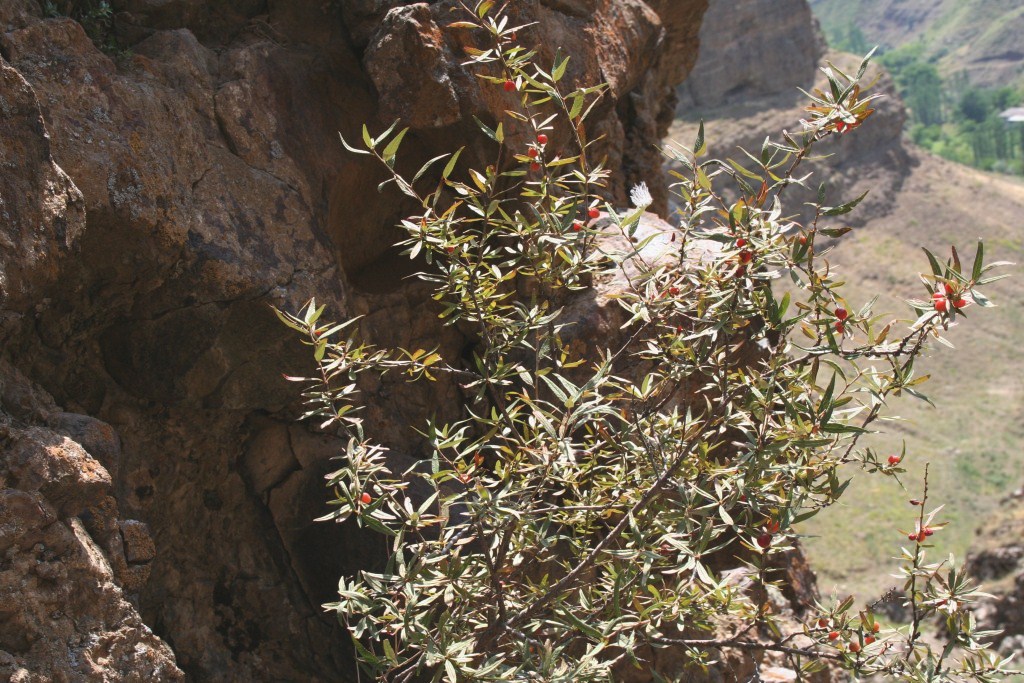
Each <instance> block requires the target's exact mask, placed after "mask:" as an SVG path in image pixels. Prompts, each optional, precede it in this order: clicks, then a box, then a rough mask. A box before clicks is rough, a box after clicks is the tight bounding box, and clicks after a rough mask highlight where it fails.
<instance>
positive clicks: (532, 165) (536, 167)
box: [530, 161, 540, 171]
mask: <svg viewBox="0 0 1024 683" xmlns="http://www.w3.org/2000/svg"><path fill="white" fill-rule="evenodd" d="M530 170H531V171H539V170H540V164H538V163H537V162H536V161H534V162H531V163H530Z"/></svg>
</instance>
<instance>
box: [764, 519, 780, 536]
mask: <svg viewBox="0 0 1024 683" xmlns="http://www.w3.org/2000/svg"><path fill="white" fill-rule="evenodd" d="M764 526H765V528H766V529H767V530H768V533H770V534H774V533H775V532H777V531H778V530H779V528H780V525H779V523H778V522H776V521H775V520H774V519H773V520H771V521H769V522H768V523H766V524H765V525H764Z"/></svg>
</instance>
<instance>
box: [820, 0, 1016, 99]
mask: <svg viewBox="0 0 1024 683" xmlns="http://www.w3.org/2000/svg"><path fill="white" fill-rule="evenodd" d="M810 4H811V8H812V9H813V10H814V13H815V15H816V16H817V18H818V20H819V21H820V22H821V26H822V28H823V29H824V31H825V34H826V35H827V36H828V38H829V41H830V42H831V43H832V44H833V45H834V46H835V47H841V48H844V49H850V50H853V51H855V52H857V51H859V50H858V47H860V46H858V45H856V44H851V43H856V42H857V38H858V36H859V37H860V38H862V39H863V40H864V44H865V45H868V46H870V45H875V44H877V45H879V46H881V47H882V48H883V49H888V50H891V49H893V48H898V47H902V46H905V45H907V44H909V43H913V42H917V41H920V42H921V43H922V45H923V46H924V56H925V57H926V58H928V59H929V60H930V61H934V62H935V63H936V65H937V66H938V68H939V71H940V72H941V73H942V74H943V75H944V76H947V77H953V76H956V75H958V74H961V73H963V74H966V76H967V79H968V81H969V82H970V83H971V84H972V85H975V86H981V87H999V86H1005V85H1017V86H1021V85H1024V2H1021V0H810Z"/></svg>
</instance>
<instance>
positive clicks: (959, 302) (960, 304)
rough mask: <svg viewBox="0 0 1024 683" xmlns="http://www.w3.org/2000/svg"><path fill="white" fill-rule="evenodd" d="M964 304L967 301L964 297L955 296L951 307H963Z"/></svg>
mask: <svg viewBox="0 0 1024 683" xmlns="http://www.w3.org/2000/svg"><path fill="white" fill-rule="evenodd" d="M966 305H967V302H966V301H965V300H964V299H959V298H957V299H954V300H953V308H963V307H964V306H966Z"/></svg>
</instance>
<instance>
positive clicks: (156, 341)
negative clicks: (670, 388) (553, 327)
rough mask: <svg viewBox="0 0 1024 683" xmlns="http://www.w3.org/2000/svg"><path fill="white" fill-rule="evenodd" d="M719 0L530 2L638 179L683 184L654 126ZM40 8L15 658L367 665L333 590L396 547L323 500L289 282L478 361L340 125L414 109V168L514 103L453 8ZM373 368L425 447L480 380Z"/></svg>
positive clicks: (16, 462)
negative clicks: (328, 508)
mask: <svg viewBox="0 0 1024 683" xmlns="http://www.w3.org/2000/svg"><path fill="white" fill-rule="evenodd" d="M706 4H707V3H706V0H651V1H650V2H641V1H640V0H558V1H555V0H523V2H517V3H515V10H514V11H515V13H516V16H515V17H514V18H513V19H514V21H517V22H519V23H532V24H534V25H533V26H531V27H530V28H529V29H525V30H524V31H523V32H522V35H521V36H520V38H521V40H522V41H523V42H526V43H530V44H537V45H539V46H541V54H540V57H539V59H540V61H541V62H542V63H543V62H545V61H547V62H549V61H550V60H551V59H552V58H553V56H554V50H555V48H556V47H561V48H563V49H564V50H565V51H566V52H568V53H570V54H572V55H573V59H572V61H571V62H570V66H569V69H568V71H567V74H566V79H567V81H568V82H570V83H573V84H575V83H582V84H587V85H593V84H596V83H600V82H607V83H609V84H610V87H611V95H610V97H609V98H608V100H607V101H606V102H605V103H604V104H602V105H601V106H600V107H598V109H596V110H595V113H594V116H593V118H592V119H591V121H590V123H589V126H590V128H591V129H590V130H589V131H588V132H589V137H590V139H597V138H598V137H600V136H604V138H603V140H602V141H601V143H600V144H601V148H600V149H599V150H597V153H598V156H607V158H608V164H609V166H610V167H611V168H612V169H615V171H616V173H615V174H614V177H615V182H614V184H613V186H612V187H611V188H609V192H608V199H610V200H612V201H617V202H620V203H624V201H625V197H626V190H627V188H628V187H629V186H630V185H632V184H633V183H636V182H638V181H640V180H646V181H647V183H648V185H650V186H651V188H652V191H653V194H654V196H655V199H656V204H655V207H656V208H660V209H662V210H663V209H664V208H665V206H666V204H665V187H664V181H663V180H662V178H661V171H660V159H659V156H658V152H657V150H656V149H655V145H656V143H657V142H658V141H659V140H660V138H661V136H662V135H663V134H664V133H665V131H666V129H667V126H668V124H669V122H670V121H671V119H672V116H673V112H674V106H675V100H674V94H673V89H674V86H675V85H676V84H677V83H679V82H680V81H682V79H683V78H684V77H685V75H686V73H687V72H688V71H689V69H690V68H691V67H692V65H693V62H694V60H695V59H696V46H697V34H698V30H699V27H700V20H701V15H702V13H703V11H704V8H705V6H706ZM42 5H43V3H40V2H36V0H5V1H4V2H0V112H2V116H0V164H3V173H2V174H0V244H2V247H3V248H2V250H0V347H2V352H0V359H2V361H3V363H4V365H3V368H4V371H3V372H4V374H3V377H4V379H3V390H2V406H3V414H2V424H3V426H2V430H3V431H2V434H0V437H2V439H0V446H2V452H0V467H2V470H0V479H2V481H0V489H2V500H3V502H2V505H0V582H2V583H0V590H2V591H3V592H4V594H3V600H2V601H0V672H2V673H3V674H4V675H8V676H10V677H12V679H13V680H33V681H34V680H40V681H42V680H147V681H148V680H175V679H177V678H180V677H181V676H182V673H184V675H187V676H188V677H189V678H190V679H193V680H238V681H249V680H267V681H326V680H331V681H346V680H353V678H354V675H353V672H354V668H353V659H352V655H351V652H350V650H349V646H348V644H347V638H346V637H345V636H344V634H343V633H341V631H340V629H339V627H338V625H337V624H336V623H335V622H334V621H332V620H331V619H329V618H327V617H326V616H325V615H324V614H323V611H322V609H321V608H320V605H321V604H322V603H323V602H325V601H327V600H330V599H332V598H333V594H334V591H335V590H336V585H337V578H338V576H339V575H341V574H342V573H344V572H353V571H355V570H357V569H358V568H360V567H363V566H367V563H370V562H372V561H373V559H374V557H375V555H374V551H375V548H376V546H371V545H370V541H369V540H367V539H366V538H364V537H362V536H360V535H358V534H357V533H356V531H355V530H354V529H353V528H350V527H348V526H345V525H326V524H315V523H313V522H312V521H311V520H312V519H313V518H314V517H317V516H319V515H320V514H322V513H323V512H324V511H325V499H326V497H327V492H326V490H325V488H324V486H323V483H324V482H323V475H324V474H325V473H326V472H328V471H330V470H331V469H332V463H331V458H332V457H333V456H335V455H337V454H338V452H339V448H340V446H339V444H338V443H337V442H336V441H335V440H333V439H331V438H329V437H326V436H323V435H320V434H315V433H313V432H312V431H311V430H310V429H308V428H307V427H305V426H302V425H297V424H296V423H295V418H296V416H297V415H298V414H299V409H298V407H297V395H296V388H295V385H293V384H289V383H287V382H285V381H283V380H282V379H281V373H282V372H286V373H289V374H301V373H302V372H303V370H304V369H305V368H306V367H307V365H306V364H307V363H308V358H307V356H306V354H305V353H304V349H303V347H301V345H299V344H297V343H296V340H295V339H294V338H293V337H292V336H291V335H290V333H289V332H288V331H287V330H286V329H284V328H283V327H282V326H281V325H280V324H279V323H278V321H277V320H276V318H275V317H274V315H273V313H272V312H271V310H270V305H271V304H272V305H276V306H280V307H284V308H289V309H295V308H297V307H298V306H299V305H301V304H302V303H303V302H304V301H305V300H307V299H308V298H309V297H311V296H313V295H316V296H317V298H318V299H319V300H320V301H322V302H323V303H326V304H327V307H328V311H329V313H328V314H327V315H330V316H332V317H335V318H340V317H345V316H351V315H357V314H362V315H364V316H365V317H364V319H363V321H362V327H363V331H364V333H365V334H366V335H367V336H368V337H369V339H370V340H371V341H372V342H374V343H377V344H388V345H402V346H405V347H408V348H417V347H425V348H430V347H433V346H436V345H438V344H439V345H440V348H441V350H442V351H443V352H445V353H447V354H449V355H453V356H454V355H457V354H458V353H460V352H461V350H463V349H464V348H465V345H466V343H467V340H466V339H465V338H463V337H462V336H461V334H460V333H459V332H458V331H457V330H454V329H451V328H441V327H440V326H439V324H438V321H437V319H436V315H434V314H433V313H432V312H430V310H429V308H428V307H429V304H430V299H429V292H428V291H427V290H425V289H424V288H422V287H421V286H417V285H414V284H409V283H407V282H406V281H405V280H404V279H403V278H404V276H405V275H407V274H409V273H410V272H412V270H413V268H412V267H411V266H410V265H409V264H408V262H407V261H404V260H402V259H401V258H399V257H398V256H397V254H396V253H394V252H393V251H392V250H391V248H390V247H391V244H392V243H393V242H394V240H395V238H396V232H395V229H394V227H393V226H394V224H395V223H396V221H397V219H398V218H399V217H400V216H401V215H403V214H404V212H405V211H406V210H407V208H408V207H407V206H406V205H404V204H403V203H402V199H401V197H400V195H398V194H397V193H393V192H391V190H386V191H385V192H384V193H383V194H378V191H377V185H378V183H380V181H381V180H383V179H384V178H383V177H382V176H381V175H380V172H379V170H378V169H376V168H375V167H373V166H372V165H369V164H367V162H366V160H365V157H357V156H353V155H350V154H347V153H346V152H345V151H344V150H343V148H342V147H341V145H340V144H338V142H337V133H338V132H339V131H340V132H341V133H342V134H343V135H344V136H345V137H346V138H347V139H353V140H357V139H359V136H360V128H361V126H362V124H363V123H366V124H367V125H368V126H369V128H370V129H372V130H374V131H380V130H383V129H384V128H385V127H386V126H388V125H390V124H391V123H392V121H393V119H394V117H396V116H397V117H402V118H403V119H404V120H405V123H406V125H409V126H411V128H412V130H410V132H409V134H408V136H407V137H406V141H405V143H404V145H403V154H404V155H405V157H406V158H407V159H408V164H409V166H410V167H412V168H413V169H415V168H418V167H419V165H420V164H421V163H422V162H423V161H425V160H426V159H429V158H431V157H433V156H436V155H437V154H440V153H442V152H445V151H450V150H451V149H454V148H456V147H458V146H460V145H463V144H465V145H467V149H466V152H465V153H464V157H463V158H464V159H467V160H468V159H471V160H473V161H474V163H482V160H484V159H486V158H487V157H488V156H489V155H490V153H491V149H490V147H489V143H488V142H487V141H486V140H485V139H483V136H481V135H479V134H478V131H477V129H476V126H475V124H474V123H473V120H472V116H474V115H475V116H477V117H479V118H480V119H481V120H483V121H485V122H491V123H493V122H495V121H497V120H498V119H499V118H500V117H502V116H503V112H504V110H505V109H507V108H508V107H510V106H512V104H513V103H514V100H513V99H512V98H513V95H510V94H508V93H505V92H504V91H503V89H501V88H498V87H494V86H492V85H489V84H488V83H487V82H486V81H482V80H480V79H478V78H476V77H475V76H473V75H472V74H470V73H469V72H468V71H467V70H466V69H465V68H464V67H462V66H461V63H462V62H463V61H464V59H465V57H464V54H465V51H464V48H465V47H466V46H467V45H469V44H470V43H471V42H472V41H473V40H476V38H474V37H473V36H472V35H467V34H466V33H465V32H464V31H462V32H460V31H458V30H456V29H450V28H448V27H447V24H449V23H450V22H451V21H452V16H453V11H452V10H453V7H454V5H455V3H454V2H453V1H451V0H441V1H438V2H430V3H427V2H419V3H416V2H403V1H401V0H387V1H385V2H381V1H374V2H370V1H367V0H334V1H327V2H325V1H323V0H287V1H286V0H240V1H239V0H230V1H229V0H159V1H157V0H112V2H111V5H112V7H113V9H114V17H113V24H112V37H113V39H114V40H115V41H116V42H117V44H118V45H119V46H120V48H119V52H117V53H116V54H114V55H109V54H106V53H104V52H103V51H101V50H100V49H98V48H97V47H96V46H95V45H94V44H93V42H92V41H91V40H90V39H89V37H88V35H87V34H86V31H85V30H84V29H83V27H82V26H80V25H79V24H78V23H76V22H75V21H74V20H72V19H71V18H68V17H59V16H56V17H55V16H45V15H44V12H43V7H42ZM568 139H569V135H568V133H567V132H566V131H561V132H559V131H554V132H553V133H552V134H551V142H550V143H549V148H551V149H552V150H555V149H558V148H559V147H560V146H562V145H565V144H567V143H568ZM526 140H527V133H526V132H525V131H522V132H516V131H511V130H510V132H509V135H508V142H509V144H511V145H524V144H525V142H526ZM363 389H364V391H365V392H366V396H367V397H368V400H369V403H370V406H369V408H368V409H367V411H366V413H365V417H366V420H367V430H368V431H369V430H372V431H373V433H375V434H376V435H379V437H380V438H381V439H382V440H383V441H384V442H386V443H387V444H388V446H389V447H390V448H391V452H392V455H393V457H395V458H397V459H406V460H408V459H409V458H414V457H416V456H417V454H418V449H419V448H420V447H421V444H420V442H419V439H418V437H417V436H416V435H415V434H414V433H412V432H411V431H410V430H408V429H406V425H410V424H412V425H416V424H422V423H423V422H424V421H425V420H426V418H427V416H429V415H430V414H432V413H436V414H437V416H438V418H439V419H445V418H446V417H451V413H452V411H454V410H455V409H456V406H457V405H458V399H459V389H458V387H456V386H454V385H452V384H450V383H446V382H444V381H440V382H437V383H434V384H433V385H432V386H419V385H414V386H407V385H405V384H404V383H403V382H401V381H400V380H396V379H393V378H385V379H384V380H383V381H373V382H371V381H367V382H366V386H364V387H363ZM51 396H52V398H50V397H51ZM172 651H173V653H172Z"/></svg>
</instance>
